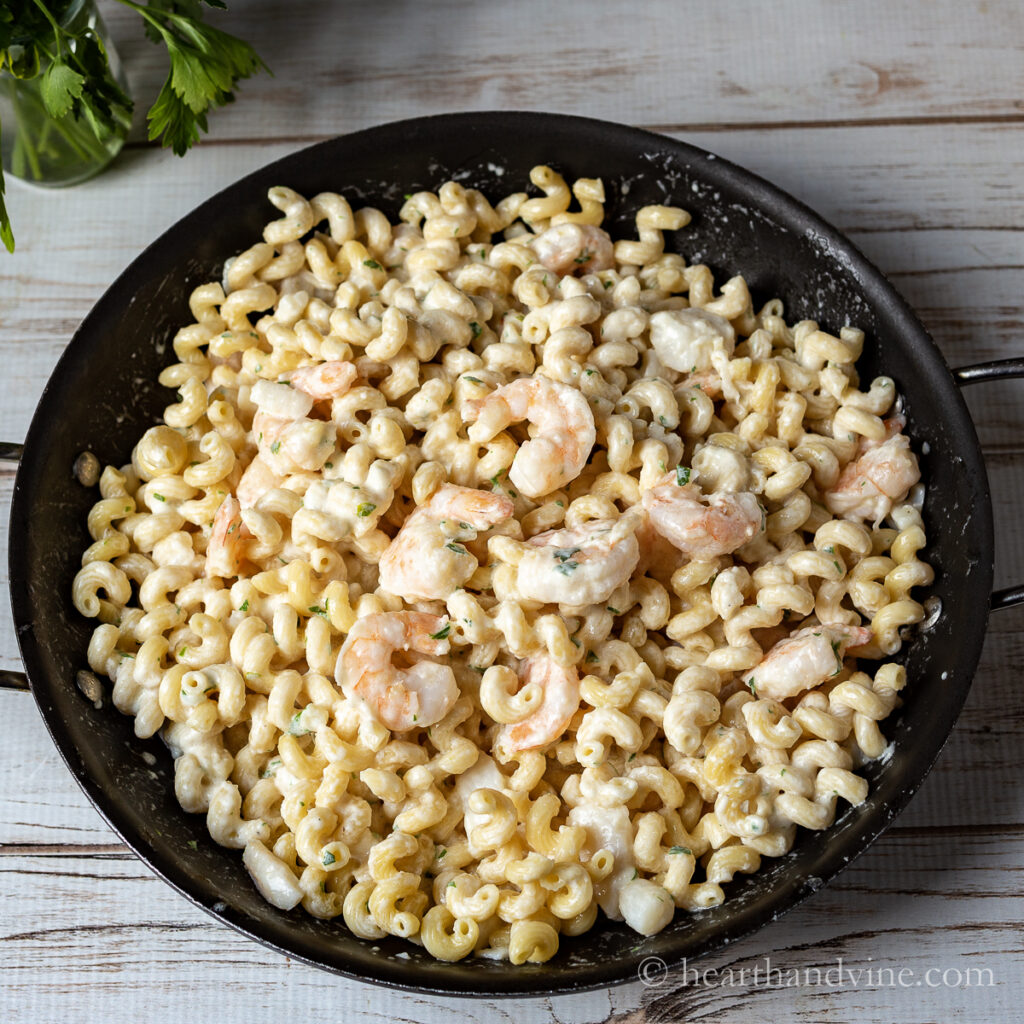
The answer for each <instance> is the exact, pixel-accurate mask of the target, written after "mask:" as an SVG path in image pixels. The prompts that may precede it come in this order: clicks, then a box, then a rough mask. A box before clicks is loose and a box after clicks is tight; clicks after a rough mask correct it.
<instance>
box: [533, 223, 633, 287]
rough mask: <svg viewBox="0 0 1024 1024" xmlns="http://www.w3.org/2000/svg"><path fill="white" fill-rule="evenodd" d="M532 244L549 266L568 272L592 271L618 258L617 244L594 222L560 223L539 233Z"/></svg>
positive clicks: (563, 273)
mask: <svg viewBox="0 0 1024 1024" xmlns="http://www.w3.org/2000/svg"><path fill="white" fill-rule="evenodd" d="M530 248H531V249H533V251H534V252H535V253H536V254H537V259H538V260H540V262H541V263H543V264H544V266H545V267H547V268H548V270H551V271H553V272H554V273H556V274H561V275H562V276H563V277H564V276H565V275H567V274H575V275H577V276H578V275H580V274H592V273H595V272H597V271H598V270H607V269H608V268H609V267H611V266H612V265H613V264H614V262H615V248H614V246H613V245H612V240H611V238H610V236H609V235H608V232H607V231H602V230H601V229H600V228H598V227H594V226H593V225H591V224H559V225H557V226H556V227H553V228H548V230H547V231H545V232H544V233H543V234H541V235H538V236H537V237H536V238H535V239H533V241H532V242H530Z"/></svg>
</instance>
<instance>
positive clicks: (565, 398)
mask: <svg viewBox="0 0 1024 1024" xmlns="http://www.w3.org/2000/svg"><path fill="white" fill-rule="evenodd" d="M471 414H475V416H476V422H475V423H474V424H473V425H472V426H471V427H470V428H469V438H470V440H471V441H475V442H477V443H478V444H484V443H486V442H487V441H490V440H491V438H493V437H494V436H495V435H496V434H498V433H499V432H500V431H502V430H504V429H505V428H506V427H507V426H509V425H510V424H512V423H519V422H521V421H522V420H528V421H529V422H530V423H531V425H532V426H533V428H534V430H533V431H531V433H533V434H535V435H536V436H533V437H531V439H530V440H529V441H526V442H524V443H523V444H522V445H521V446H520V448H519V451H518V452H516V456H515V458H514V459H513V460H512V467H511V469H510V470H509V473H508V478H509V480H510V481H511V482H512V483H513V484H514V485H515V486H516V487H518V488H519V490H520V491H522V493H523V494H525V495H527V496H528V497H530V498H536V497H539V496H540V495H542V494H549V493H550V492H551V491H555V490H558V488H560V487H564V486H565V485H566V484H567V483H569V482H570V481H571V480H575V479H576V477H577V476H579V474H580V471H581V470H582V469H583V467H584V466H585V465H586V464H587V457H588V456H589V455H590V450H591V448H593V447H594V441H595V440H596V439H597V431H596V429H595V427H594V413H593V412H592V411H591V409H590V406H589V405H588V403H587V400H586V398H584V397H583V395H582V394H581V393H580V392H579V391H577V390H576V389H575V388H573V387H570V386H569V385H568V384H562V383H561V382H560V381H556V380H551V379H550V378H548V377H520V378H519V379H518V380H514V381H512V383H511V384H505V385H504V386H502V387H500V388H498V389H497V390H496V391H492V392H491V393H490V394H489V395H488V396H487V397H486V398H485V399H483V400H482V401H481V402H478V403H473V406H471Z"/></svg>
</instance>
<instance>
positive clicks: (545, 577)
mask: <svg viewBox="0 0 1024 1024" xmlns="http://www.w3.org/2000/svg"><path fill="white" fill-rule="evenodd" d="M640 523H641V517H640V516H639V515H638V514H637V513H627V514H626V515H624V516H622V517H620V518H619V519H592V520H591V521H590V522H588V523H584V524H583V525H582V526H580V527H579V528H578V529H575V530H548V531H547V532H546V533H538V534H537V535H536V536H535V537H531V538H530V539H529V540H528V541H527V542H526V543H525V544H524V545H523V546H522V549H521V551H522V559H521V560H520V562H519V563H518V564H517V565H516V587H517V589H518V590H519V592H520V593H521V594H522V595H523V597H526V598H528V599H529V600H531V601H544V602H551V603H555V602H557V603H558V604H568V605H577V606H579V605H587V604H602V605H603V604H604V603H605V601H607V600H608V598H609V597H611V596H612V593H613V592H614V591H615V590H617V589H618V588H619V587H620V586H622V584H623V583H625V582H626V581H627V580H628V579H629V577H630V574H631V573H632V572H633V570H634V569H635V568H636V564H637V562H638V561H639V559H640V545H639V543H638V542H637V539H636V531H637V528H638V527H639V526H640Z"/></svg>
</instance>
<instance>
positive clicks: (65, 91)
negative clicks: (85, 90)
mask: <svg viewBox="0 0 1024 1024" xmlns="http://www.w3.org/2000/svg"><path fill="white" fill-rule="evenodd" d="M84 85H85V76H84V75H81V74H79V72H77V71H76V70H75V69H74V68H73V67H70V66H69V65H67V64H65V63H64V61H63V60H55V61H54V62H53V63H52V64H51V65H50V66H49V67H48V68H47V69H46V71H45V72H44V73H43V79H42V82H40V85H39V92H40V94H41V95H42V97H43V105H44V106H45V107H46V112H47V113H48V114H49V115H50V117H52V118H53V119H54V120H58V121H59V120H60V119H61V118H62V117H64V116H65V115H66V114H69V113H70V112H71V108H72V106H73V105H74V102H75V100H78V99H81V98H82V87H83V86H84Z"/></svg>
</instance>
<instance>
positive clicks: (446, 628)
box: [430, 622, 452, 640]
mask: <svg viewBox="0 0 1024 1024" xmlns="http://www.w3.org/2000/svg"><path fill="white" fill-rule="evenodd" d="M451 631H452V624H451V623H450V622H446V623H445V624H444V625H443V626H442V627H441V628H440V629H439V630H438V631H437V632H436V633H431V634H430V639H431V640H444V639H445V638H446V637H447V636H448V634H449V633H450V632H451Z"/></svg>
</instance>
